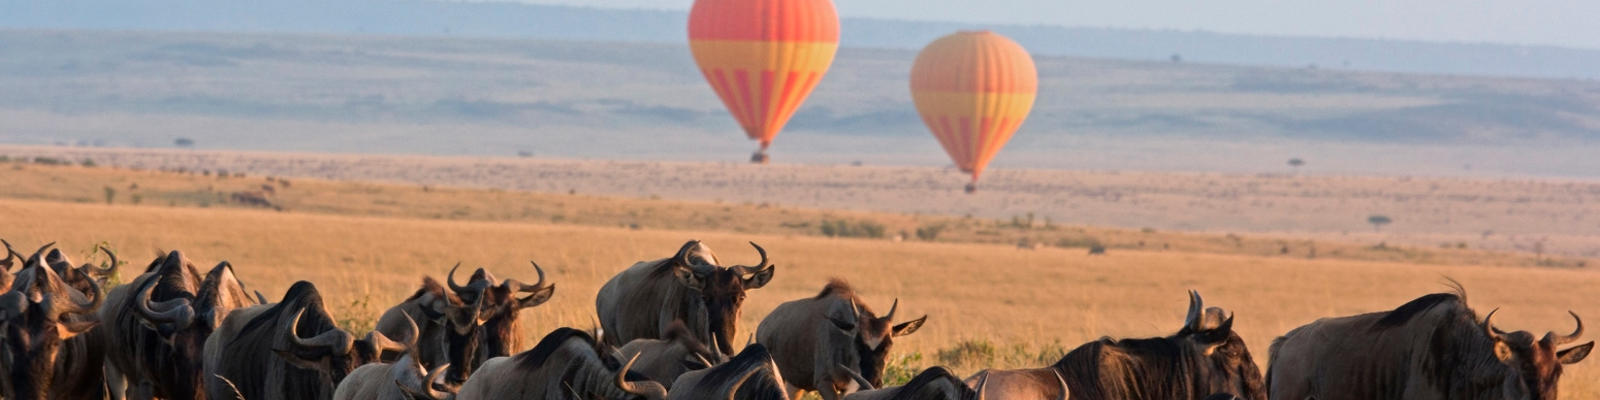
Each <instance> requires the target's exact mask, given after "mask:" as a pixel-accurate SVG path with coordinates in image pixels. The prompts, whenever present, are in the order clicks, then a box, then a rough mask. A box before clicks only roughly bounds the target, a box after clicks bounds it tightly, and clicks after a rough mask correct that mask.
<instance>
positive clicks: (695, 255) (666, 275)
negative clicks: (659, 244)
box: [595, 240, 777, 354]
mask: <svg viewBox="0 0 1600 400" xmlns="http://www.w3.org/2000/svg"><path fill="white" fill-rule="evenodd" d="M750 246H752V247H755V248H756V252H757V253H760V254H761V263H760V264H757V265H756V266H754V267H748V266H743V265H734V266H731V267H723V266H722V264H720V263H719V262H718V261H717V256H716V254H714V253H712V252H711V249H710V248H709V247H706V246H705V245H704V244H702V243H700V241H698V240H690V241H689V242H688V243H684V244H683V247H681V248H679V249H678V252H677V253H676V254H673V256H672V257H669V258H665V259H660V260H655V261H641V262H639V263H635V264H633V266H631V267H628V269H626V270H623V271H622V272H621V273H618V274H617V275H616V276H614V277H612V278H611V280H610V281H607V282H606V284H605V286H603V287H601V288H600V293H599V294H598V295H596V296H595V309H596V311H598V314H599V315H600V326H601V327H603V328H605V330H606V338H607V341H608V342H609V343H610V344H612V345H618V346H620V345H622V344H623V343H627V342H628V341H631V340H634V339H659V338H661V337H662V336H663V335H666V333H667V327H668V326H670V325H671V324H672V323H673V321H678V320H682V321H683V322H684V323H685V324H686V325H687V326H688V327H689V331H690V332H692V333H694V336H695V339H696V340H699V341H701V342H703V343H714V344H715V346H716V348H717V350H718V351H720V352H722V354H733V353H734V350H733V344H732V342H731V341H732V340H734V339H733V338H734V337H735V336H736V335H737V334H738V327H737V326H736V323H737V322H738V320H739V307H740V305H742V304H744V297H745V291H748V290H751V289H759V288H761V287H762V286H766V284H767V282H770V281H771V280H772V275H773V272H774V271H775V270H776V269H777V268H776V267H775V266H770V265H768V264H767V251H766V250H765V249H762V248H761V246H760V245H757V244H755V243H754V242H751V243H750Z"/></svg>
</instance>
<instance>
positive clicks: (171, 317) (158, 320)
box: [91, 276, 194, 330]
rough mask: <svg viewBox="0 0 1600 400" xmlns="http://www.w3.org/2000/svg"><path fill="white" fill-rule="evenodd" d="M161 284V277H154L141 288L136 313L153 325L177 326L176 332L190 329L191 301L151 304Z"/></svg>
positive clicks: (168, 301) (181, 299) (192, 321)
mask: <svg viewBox="0 0 1600 400" xmlns="http://www.w3.org/2000/svg"><path fill="white" fill-rule="evenodd" d="M91 281H92V280H91ZM159 282H161V277H160V276H152V277H150V279H147V280H145V281H144V284H143V285H141V286H139V296H138V297H137V300H134V302H133V303H134V308H133V309H134V311H137V312H138V313H139V317H141V318H144V319H145V320H146V321H149V322H150V323H152V324H167V323H170V324H173V325H175V326H176V327H175V328H174V330H183V329H184V328H188V327H189V324H191V323H194V306H193V305H191V304H190V303H189V299H185V298H181V297H180V298H176V299H168V300H164V301H161V302H157V303H151V302H150V297H151V296H152V295H154V294H155V290H156V284H157V283H159Z"/></svg>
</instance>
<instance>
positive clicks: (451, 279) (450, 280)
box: [444, 261, 466, 293]
mask: <svg viewBox="0 0 1600 400" xmlns="http://www.w3.org/2000/svg"><path fill="white" fill-rule="evenodd" d="M457 268H461V262H460V261H457V262H456V266H454V267H450V274H449V275H445V280H444V283H445V284H447V285H450V291H452V292H456V293H461V292H462V291H464V290H466V289H465V288H462V287H461V285H457V284H456V269H457Z"/></svg>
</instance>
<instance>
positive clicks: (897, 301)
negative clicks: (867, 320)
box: [878, 297, 900, 322]
mask: <svg viewBox="0 0 1600 400" xmlns="http://www.w3.org/2000/svg"><path fill="white" fill-rule="evenodd" d="M899 309H900V298H898V297H897V298H895V299H894V304H890V305H889V313H888V314H884V315H883V316H882V317H879V318H878V319H881V320H884V321H889V322H893V321H894V312H895V311H896V310H899Z"/></svg>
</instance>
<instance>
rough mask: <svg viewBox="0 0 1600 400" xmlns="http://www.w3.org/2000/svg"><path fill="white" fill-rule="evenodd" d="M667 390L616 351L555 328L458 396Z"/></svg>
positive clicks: (611, 397) (628, 398)
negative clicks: (635, 370)
mask: <svg viewBox="0 0 1600 400" xmlns="http://www.w3.org/2000/svg"><path fill="white" fill-rule="evenodd" d="M666 397H667V388H666V387H665V386H662V385H661V384H660V383H656V382H654V381H651V380H650V379H649V378H646V377H644V376H643V375H638V374H628V373H627V370H626V366H625V365H623V364H622V363H621V362H620V357H619V354H618V353H617V351H616V349H614V348H611V346H609V345H606V344H605V343H603V342H601V341H598V340H596V339H595V338H594V336H590V335H589V334H588V333H585V332H583V331H580V330H577V329H573V328H557V329H556V330H555V331H552V332H550V334H548V335H545V336H544V338H543V339H541V340H539V344H537V345H534V346H533V349H530V350H528V351H524V352H522V353H518V354H517V355H514V356H510V357H495V358H493V359H490V360H489V361H487V362H484V363H483V366H482V367H480V368H478V372H476V373H474V374H472V378H471V379H468V380H467V383H466V384H463V385H461V390H460V391H459V392H457V393H456V399H457V400H485V399H494V400H543V399H568V398H575V399H582V400H590V399H604V400H641V399H642V400H662V399H665V398H666Z"/></svg>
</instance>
